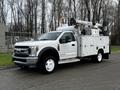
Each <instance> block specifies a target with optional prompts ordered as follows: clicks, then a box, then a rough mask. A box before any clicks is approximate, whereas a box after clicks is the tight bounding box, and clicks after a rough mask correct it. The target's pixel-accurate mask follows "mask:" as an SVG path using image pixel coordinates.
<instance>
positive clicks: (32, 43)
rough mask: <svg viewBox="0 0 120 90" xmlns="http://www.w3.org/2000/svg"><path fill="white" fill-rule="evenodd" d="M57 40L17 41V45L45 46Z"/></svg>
mask: <svg viewBox="0 0 120 90" xmlns="http://www.w3.org/2000/svg"><path fill="white" fill-rule="evenodd" d="M55 42H56V41H25V42H17V43H16V44H15V46H41V45H42V46H43V45H50V44H54V43H55Z"/></svg>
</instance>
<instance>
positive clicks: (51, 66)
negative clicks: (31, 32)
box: [41, 56, 57, 74]
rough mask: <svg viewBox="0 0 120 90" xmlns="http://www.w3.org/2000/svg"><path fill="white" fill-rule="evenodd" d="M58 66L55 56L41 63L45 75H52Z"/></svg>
mask: <svg viewBox="0 0 120 90" xmlns="http://www.w3.org/2000/svg"><path fill="white" fill-rule="evenodd" d="M56 66H57V61H56V59H55V58H54V57H53V56H48V57H46V58H45V59H43V60H42V62H41V70H42V72H43V73H47V74H49V73H52V72H54V71H55V69H56Z"/></svg>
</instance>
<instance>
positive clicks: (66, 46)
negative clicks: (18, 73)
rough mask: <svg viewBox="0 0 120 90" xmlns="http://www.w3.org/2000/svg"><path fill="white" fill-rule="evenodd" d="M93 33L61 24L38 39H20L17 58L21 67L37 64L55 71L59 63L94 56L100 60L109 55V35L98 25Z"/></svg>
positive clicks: (48, 71)
mask: <svg viewBox="0 0 120 90" xmlns="http://www.w3.org/2000/svg"><path fill="white" fill-rule="evenodd" d="M89 32H90V33H89V34H85V33H84V34H82V30H80V28H79V27H77V28H76V27H75V26H66V27H59V28H58V29H57V30H56V31H52V32H48V33H45V34H43V35H42V36H40V37H38V39H37V40H34V41H25V42H17V43H16V44H15V45H14V53H13V61H14V63H15V64H16V65H17V66H19V67H21V68H25V67H29V66H37V67H40V68H41V70H42V71H43V72H46V73H51V72H53V71H54V70H55V68H56V66H57V65H58V64H64V63H72V62H78V61H80V60H81V59H82V58H91V60H95V61H96V62H98V63H100V62H101V61H102V60H103V59H108V58H109V53H110V46H109V36H104V35H101V34H100V29H99V28H98V27H96V26H95V27H91V28H89Z"/></svg>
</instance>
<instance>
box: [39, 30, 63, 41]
mask: <svg viewBox="0 0 120 90" xmlns="http://www.w3.org/2000/svg"><path fill="white" fill-rule="evenodd" d="M60 34H61V32H49V33H46V34H43V35H42V36H40V37H38V40H40V41H41V40H56V39H57V38H58V37H59V36H60Z"/></svg>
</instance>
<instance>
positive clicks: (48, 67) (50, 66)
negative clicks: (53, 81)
mask: <svg viewBox="0 0 120 90" xmlns="http://www.w3.org/2000/svg"><path fill="white" fill-rule="evenodd" d="M45 67H46V70H47V71H48V72H52V71H53V70H54V68H55V62H54V60H53V59H48V60H47V62H46V64H45Z"/></svg>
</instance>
